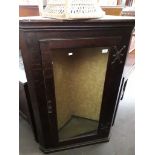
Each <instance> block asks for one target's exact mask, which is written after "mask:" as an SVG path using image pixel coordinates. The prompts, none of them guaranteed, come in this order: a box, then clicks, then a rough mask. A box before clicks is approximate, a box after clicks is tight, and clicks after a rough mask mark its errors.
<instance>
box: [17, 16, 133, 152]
mask: <svg viewBox="0 0 155 155" xmlns="http://www.w3.org/2000/svg"><path fill="white" fill-rule="evenodd" d="M19 27H20V47H21V51H22V56H23V62H24V67H25V71H26V76H27V80H28V88H29V91H30V97H31V103H32V110H33V113H34V118H35V124H36V133H37V137H38V143H39V144H40V147H41V149H42V150H43V151H45V152H50V151H52V150H53V151H54V150H55V151H58V150H61V149H68V148H73V147H79V146H80V145H81V146H82V145H88V144H90V143H91V144H92V143H96V142H97V141H108V140H109V137H110V130H111V126H112V122H113V116H114V113H115V110H116V106H117V99H118V96H119V90H120V86H121V79H122V74H123V69H124V64H125V61H126V56H127V52H128V48H129V41H130V37H131V32H132V30H133V28H134V19H109V20H107V19H106V20H104V19H102V20H99V19H97V20H82V21H62V20H54V19H51V20H49V19H42V18H41V19H34V20H33V19H32V18H31V19H30V20H28V19H21V20H20V25H19ZM99 46H101V47H103V46H105V47H109V49H110V51H109V58H108V64H107V72H106V78H105V84H104V91H103V99H102V106H101V113H100V120H99V127H98V132H97V134H96V135H88V136H85V137H81V138H76V139H70V140H68V141H63V142H59V141H58V130H57V115H56V114H57V112H56V101H55V88H54V87H55V86H54V79H53V69H52V67H51V66H52V64H51V61H50V60H51V54H50V51H52V49H55V48H78V47H99Z"/></svg>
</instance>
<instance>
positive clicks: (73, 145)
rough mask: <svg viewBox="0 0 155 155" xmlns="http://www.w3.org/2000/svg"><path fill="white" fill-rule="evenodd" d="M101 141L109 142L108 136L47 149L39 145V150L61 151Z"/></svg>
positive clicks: (47, 151)
mask: <svg viewBox="0 0 155 155" xmlns="http://www.w3.org/2000/svg"><path fill="white" fill-rule="evenodd" d="M103 142H109V138H104V139H97V140H93V141H87V142H81V143H76V144H71V145H66V146H58V147H55V148H48V149H47V148H44V147H42V146H40V150H41V151H43V152H44V153H52V152H57V151H63V150H67V149H74V148H78V147H83V146H88V145H92V144H97V143H103Z"/></svg>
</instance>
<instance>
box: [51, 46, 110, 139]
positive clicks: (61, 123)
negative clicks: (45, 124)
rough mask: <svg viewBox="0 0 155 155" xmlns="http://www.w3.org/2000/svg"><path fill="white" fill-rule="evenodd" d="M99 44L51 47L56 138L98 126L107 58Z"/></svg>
mask: <svg viewBox="0 0 155 155" xmlns="http://www.w3.org/2000/svg"><path fill="white" fill-rule="evenodd" d="M104 49H105V48H103V47H93V48H76V49H54V50H52V51H51V58H52V60H51V61H52V65H53V74H54V85H55V95H56V108H57V123H58V129H59V138H60V139H65V138H71V137H76V136H79V135H83V134H84V133H91V132H95V131H96V130H97V128H98V121H99V116H100V108H101V103H102V95H103V88H104V81H105V74H106V68H107V61H108V52H107V53H105V52H103V51H104Z"/></svg>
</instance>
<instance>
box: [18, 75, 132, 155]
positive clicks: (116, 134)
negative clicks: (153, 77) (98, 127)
mask: <svg viewBox="0 0 155 155" xmlns="http://www.w3.org/2000/svg"><path fill="white" fill-rule="evenodd" d="M134 86H135V76H134V72H133V73H132V74H131V76H130V79H129V81H128V84H127V88H126V92H125V95H124V99H123V101H121V102H120V105H119V108H118V112H117V116H116V121H115V125H114V127H113V128H112V136H111V139H110V142H108V143H101V144H96V145H90V146H86V147H81V148H76V149H71V150H66V151H61V152H56V153H51V154H49V155H134V154H135V101H134V99H135V98H134V97H135V96H134ZM19 127H20V129H19V152H20V155H43V153H42V152H41V151H40V150H39V148H38V144H37V143H36V142H35V141H34V138H33V134H32V131H31V128H30V126H29V125H28V124H27V122H26V121H25V120H23V119H22V118H20V124H19Z"/></svg>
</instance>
